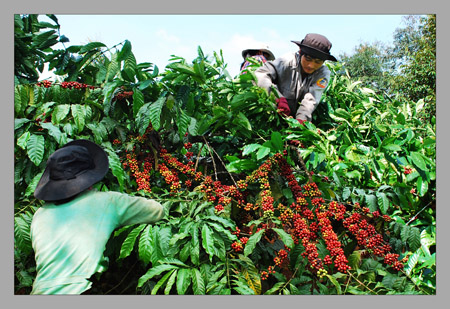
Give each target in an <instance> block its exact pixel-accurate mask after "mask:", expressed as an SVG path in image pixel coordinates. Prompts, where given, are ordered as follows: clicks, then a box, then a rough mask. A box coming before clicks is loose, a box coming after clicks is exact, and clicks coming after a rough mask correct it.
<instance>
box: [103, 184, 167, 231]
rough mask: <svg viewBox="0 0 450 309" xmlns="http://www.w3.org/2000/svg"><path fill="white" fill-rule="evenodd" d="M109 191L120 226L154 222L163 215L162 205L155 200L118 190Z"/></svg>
mask: <svg viewBox="0 0 450 309" xmlns="http://www.w3.org/2000/svg"><path fill="white" fill-rule="evenodd" d="M109 193H110V198H111V203H112V204H113V205H114V206H115V208H116V211H117V215H118V220H119V222H118V223H119V225H121V226H122V225H132V224H141V223H154V222H156V221H159V220H161V219H162V218H163V217H164V208H163V206H162V205H161V204H160V203H158V202H157V201H155V200H152V199H147V198H144V197H139V196H130V195H127V194H123V193H119V192H109Z"/></svg>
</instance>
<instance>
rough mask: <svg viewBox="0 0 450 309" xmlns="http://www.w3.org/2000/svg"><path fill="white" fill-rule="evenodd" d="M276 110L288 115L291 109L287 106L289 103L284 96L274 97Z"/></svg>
mask: <svg viewBox="0 0 450 309" xmlns="http://www.w3.org/2000/svg"><path fill="white" fill-rule="evenodd" d="M276 102H277V108H278V110H279V111H280V112H281V113H282V114H283V115H285V116H289V115H290V113H291V109H290V108H289V104H288V102H287V100H286V98H285V97H281V98H278V99H276Z"/></svg>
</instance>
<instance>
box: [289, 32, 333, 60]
mask: <svg viewBox="0 0 450 309" xmlns="http://www.w3.org/2000/svg"><path fill="white" fill-rule="evenodd" d="M291 42H293V43H295V44H297V45H298V46H299V47H300V49H301V50H302V51H303V52H304V53H305V54H308V55H310V56H311V57H314V58H319V59H322V60H331V61H337V59H336V58H335V57H334V56H332V55H331V54H330V49H331V46H332V45H331V42H330V41H329V40H328V39H327V38H326V37H324V36H323V35H321V34H317V33H309V34H307V35H306V36H305V38H304V39H303V40H301V41H300V42H299V41H291Z"/></svg>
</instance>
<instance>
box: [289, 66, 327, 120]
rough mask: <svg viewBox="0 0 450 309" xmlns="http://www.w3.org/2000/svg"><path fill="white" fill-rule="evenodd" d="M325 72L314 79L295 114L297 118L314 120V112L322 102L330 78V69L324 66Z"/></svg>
mask: <svg viewBox="0 0 450 309" xmlns="http://www.w3.org/2000/svg"><path fill="white" fill-rule="evenodd" d="M324 68H325V69H323V72H321V74H318V76H317V77H316V78H315V79H313V80H312V83H311V85H310V87H309V91H308V92H307V93H306V94H305V96H304V97H303V99H302V101H301V102H300V105H299V107H298V109H297V112H296V114H295V118H296V119H299V120H308V121H311V120H312V113H313V112H314V111H315V110H316V108H317V105H319V103H320V99H321V98H322V94H323V92H324V91H325V88H326V87H327V85H328V81H329V80H330V71H329V70H328V69H326V67H324Z"/></svg>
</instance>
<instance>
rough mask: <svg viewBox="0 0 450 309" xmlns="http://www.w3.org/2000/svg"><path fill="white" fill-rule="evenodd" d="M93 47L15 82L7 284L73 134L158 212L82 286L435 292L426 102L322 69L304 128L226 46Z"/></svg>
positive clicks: (19, 277)
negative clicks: (54, 75) (322, 86)
mask: <svg viewBox="0 0 450 309" xmlns="http://www.w3.org/2000/svg"><path fill="white" fill-rule="evenodd" d="M102 48H104V49H106V47H105V46H104V45H103V44H101V43H89V44H87V45H86V46H78V47H76V48H71V47H69V48H68V49H67V50H66V51H67V52H68V53H69V54H70V53H75V55H73V59H85V61H84V62H83V61H81V62H80V64H81V63H82V62H83V63H84V64H85V65H80V66H78V67H77V70H76V71H73V70H70V69H68V68H67V67H65V66H63V65H58V64H57V63H56V62H55V68H56V69H57V72H58V74H59V75H60V76H61V81H47V80H42V81H37V82H33V83H23V82H19V83H17V84H16V86H15V89H14V107H15V109H14V110H15V123H14V129H15V130H14V160H15V166H14V175H15V177H14V185H15V191H14V197H15V205H14V208H15V217H14V222H15V224H14V236H15V243H14V244H15V245H14V258H15V259H14V260H15V292H16V294H28V293H29V292H30V290H31V285H32V283H33V279H34V276H35V264H34V255H33V250H32V248H31V240H30V232H29V227H30V223H31V219H32V216H33V213H34V212H35V211H36V209H37V208H38V207H39V206H41V205H42V202H41V201H38V200H36V199H35V198H34V197H33V192H34V189H35V187H36V184H37V181H38V180H39V178H40V176H41V175H42V173H43V170H44V168H45V163H46V160H47V158H48V156H49V155H50V154H51V153H52V152H53V151H54V150H56V149H57V148H59V147H61V146H63V145H64V144H65V143H67V142H69V141H71V140H73V139H78V138H85V139H90V140H92V141H94V142H96V143H97V144H99V145H100V146H102V147H103V148H104V149H105V151H106V152H107V154H108V157H109V162H110V172H109V173H108V174H107V176H106V177H105V179H104V180H103V181H102V182H100V183H98V184H96V185H95V187H96V188H97V189H98V190H115V191H120V192H125V193H128V194H130V195H140V196H145V197H148V198H154V199H156V200H158V201H160V202H161V204H163V206H164V209H165V217H164V219H163V220H161V221H159V222H157V223H155V224H153V225H147V224H141V225H135V226H127V227H123V228H121V229H118V230H116V231H115V232H114V234H113V235H112V237H111V239H110V241H109V243H108V245H107V248H106V250H105V256H106V257H108V258H109V265H108V270H107V271H106V272H104V273H103V274H96V275H94V276H93V277H92V278H90V280H92V281H93V283H94V284H93V287H92V289H91V290H90V291H89V293H91V294H214V295H217V294H225V295H229V294H283V295H287V294H377V295H380V294H435V292H436V264H435V254H436V241H435V235H436V225H435V222H436V220H435V214H436V163H435V161H436V137H435V136H436V134H435V131H436V125H435V118H434V117H432V121H431V122H430V123H424V122H422V121H421V120H420V119H424V117H423V116H424V115H423V113H424V112H425V110H426V106H425V103H424V101H423V100H419V101H417V102H412V101H408V100H406V99H403V98H401V97H399V98H396V99H392V98H387V97H384V96H383V95H380V94H377V93H376V92H375V91H373V90H371V89H368V88H364V87H362V85H361V82H359V81H357V80H356V81H355V80H352V79H350V78H349V77H348V75H346V73H345V71H344V70H343V68H342V65H341V64H339V63H337V64H326V65H327V66H328V67H329V68H330V70H331V71H332V80H331V82H330V85H329V87H328V88H327V90H326V93H325V95H324V97H323V101H322V102H321V103H320V107H319V108H318V110H317V111H316V112H315V114H314V119H313V121H312V122H307V123H304V124H299V123H298V122H297V121H296V120H294V119H287V118H284V117H282V116H280V115H279V114H278V113H277V110H276V107H275V103H274V102H275V97H274V96H273V95H269V94H268V93H267V92H266V91H265V90H263V89H261V88H258V87H257V86H255V80H256V79H255V76H254V74H253V69H254V67H255V66H257V65H258V64H255V65H254V66H250V67H249V68H248V69H247V70H246V72H245V74H241V75H239V76H237V77H235V78H232V77H231V76H230V75H229V74H228V72H227V70H226V63H225V61H224V59H223V56H222V54H221V53H216V52H214V54H213V56H212V57H210V56H205V54H204V53H203V51H202V49H201V48H200V47H198V57H196V58H195V59H194V60H193V61H192V62H191V63H188V62H187V61H186V60H185V59H184V58H182V57H178V56H173V57H172V58H171V59H170V64H169V65H168V66H167V67H166V68H165V70H164V71H163V72H160V71H159V69H158V68H157V67H156V66H154V65H153V64H151V63H136V60H135V57H134V55H133V53H132V47H131V43H130V42H129V41H125V42H123V43H122V44H119V45H118V46H116V47H115V48H112V49H108V50H107V51H108V53H109V55H108V54H107V53H106V50H102ZM90 51H92V52H91V53H90ZM57 54H62V52H58V51H51V52H49V54H48V55H47V57H48V58H47V59H49V61H50V59H55V58H54V55H57ZM88 59H89V60H88ZM87 62H89V64H88V65H86V63H87ZM33 76H34V75H33Z"/></svg>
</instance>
